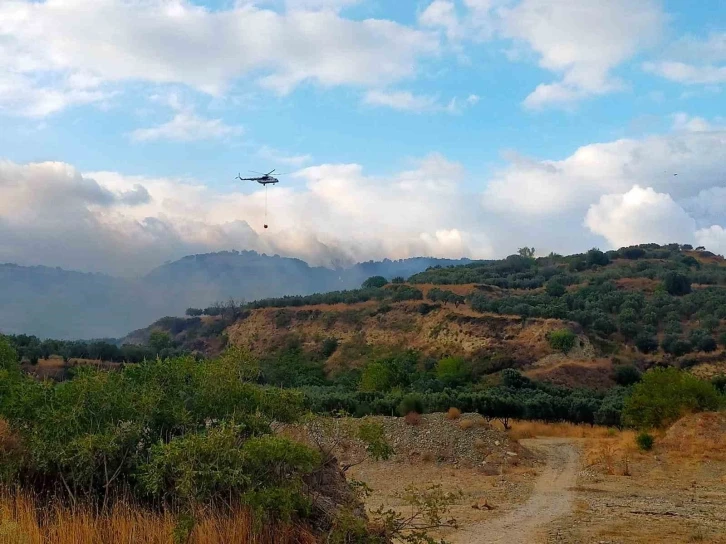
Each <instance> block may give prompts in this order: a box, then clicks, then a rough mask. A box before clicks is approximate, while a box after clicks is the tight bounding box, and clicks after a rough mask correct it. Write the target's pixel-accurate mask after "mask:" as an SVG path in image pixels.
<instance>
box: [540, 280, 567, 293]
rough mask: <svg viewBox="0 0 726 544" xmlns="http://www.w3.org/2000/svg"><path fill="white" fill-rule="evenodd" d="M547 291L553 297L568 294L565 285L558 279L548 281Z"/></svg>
mask: <svg viewBox="0 0 726 544" xmlns="http://www.w3.org/2000/svg"><path fill="white" fill-rule="evenodd" d="M545 290H546V292H547V294H548V295H549V296H551V297H561V296H562V295H564V294H565V293H566V292H567V289H566V288H565V286H564V284H563V283H562V282H561V281H559V280H557V279H551V280H550V281H548V282H547V286H546V288H545Z"/></svg>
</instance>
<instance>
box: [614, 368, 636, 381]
mask: <svg viewBox="0 0 726 544" xmlns="http://www.w3.org/2000/svg"><path fill="white" fill-rule="evenodd" d="M613 378H614V379H615V383H617V384H618V385H623V386H628V385H633V384H634V383H638V382H639V381H640V371H639V370H638V369H637V368H635V367H634V366H633V365H620V366H617V367H615V372H614V375H613Z"/></svg>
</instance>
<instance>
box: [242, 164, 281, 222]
mask: <svg viewBox="0 0 726 544" xmlns="http://www.w3.org/2000/svg"><path fill="white" fill-rule="evenodd" d="M250 171H251V172H253V171H252V170H250ZM274 171H275V169H274V168H273V169H272V170H270V171H269V172H267V174H263V173H262V172H253V173H255V174H260V177H256V178H243V177H242V174H237V177H236V178H235V179H238V180H240V181H256V182H257V183H259V184H260V185H262V186H263V187H264V188H265V223H264V227H265V228H267V186H268V185H274V184H275V183H278V182H279V181H280V180H279V179H277V178H276V177H273V176H272V175H271V174H272V173H273V172H274ZM279 175H280V174H278V176H279Z"/></svg>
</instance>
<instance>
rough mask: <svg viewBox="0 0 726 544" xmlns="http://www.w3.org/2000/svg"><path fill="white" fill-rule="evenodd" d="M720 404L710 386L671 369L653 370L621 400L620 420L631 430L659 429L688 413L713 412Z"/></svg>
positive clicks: (711, 385) (686, 373) (718, 398)
mask: <svg viewBox="0 0 726 544" xmlns="http://www.w3.org/2000/svg"><path fill="white" fill-rule="evenodd" d="M720 402H721V399H720V397H719V394H718V391H717V390H716V388H715V387H714V386H713V384H711V383H709V382H706V381H703V380H700V379H698V378H696V377H695V376H693V375H692V374H690V373H688V372H684V371H682V370H678V369H676V368H673V367H668V368H656V369H653V370H649V371H648V372H646V373H645V374H643V377H642V380H641V381H640V383H638V384H636V385H635V386H634V388H633V391H632V393H631V394H630V396H629V397H628V398H627V399H626V400H625V408H624V411H623V417H624V420H625V422H626V423H627V424H628V425H632V426H634V427H638V428H652V427H655V428H659V427H665V426H668V425H671V424H672V423H674V422H675V421H677V420H678V419H679V418H681V417H682V416H684V415H685V414H687V413H689V412H700V411H705V410H715V409H717V408H718V407H719V404H720Z"/></svg>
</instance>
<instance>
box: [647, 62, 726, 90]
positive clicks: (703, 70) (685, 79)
mask: <svg viewBox="0 0 726 544" xmlns="http://www.w3.org/2000/svg"><path fill="white" fill-rule="evenodd" d="M643 67H644V68H645V70H646V71H647V72H651V73H653V74H657V75H659V76H661V77H664V78H666V79H670V80H671V81H676V82H678V83H685V84H687V85H708V84H714V83H726V66H713V65H702V66H694V65H692V64H686V63H685V62H676V61H660V62H646V63H644V64H643Z"/></svg>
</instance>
